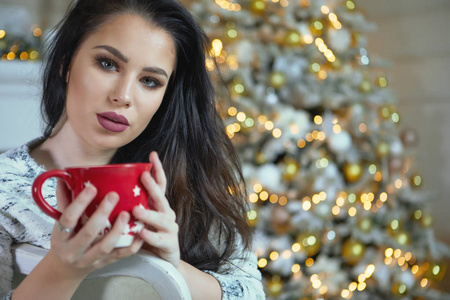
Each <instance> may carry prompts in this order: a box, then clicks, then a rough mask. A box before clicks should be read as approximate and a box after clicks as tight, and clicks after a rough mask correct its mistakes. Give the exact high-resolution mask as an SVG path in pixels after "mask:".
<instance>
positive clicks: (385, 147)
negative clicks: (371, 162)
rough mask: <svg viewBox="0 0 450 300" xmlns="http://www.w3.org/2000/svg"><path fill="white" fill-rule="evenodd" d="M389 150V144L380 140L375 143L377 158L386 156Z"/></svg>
mask: <svg viewBox="0 0 450 300" xmlns="http://www.w3.org/2000/svg"><path fill="white" fill-rule="evenodd" d="M390 152H391V148H390V147H389V144H388V143H386V142H384V141H382V142H379V143H378V145H377V156H378V157H379V158H383V157H385V156H388V155H389V153H390Z"/></svg>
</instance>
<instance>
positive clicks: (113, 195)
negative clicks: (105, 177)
mask: <svg viewBox="0 0 450 300" xmlns="http://www.w3.org/2000/svg"><path fill="white" fill-rule="evenodd" d="M106 200H108V201H109V202H110V203H116V202H117V201H119V195H117V193H109V194H108V195H106Z"/></svg>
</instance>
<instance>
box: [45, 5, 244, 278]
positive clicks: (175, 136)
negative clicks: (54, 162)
mask: <svg viewBox="0 0 450 300" xmlns="http://www.w3.org/2000/svg"><path fill="white" fill-rule="evenodd" d="M121 14H135V15H138V16H141V17H142V18H144V19H145V20H147V21H148V22H150V23H151V24H152V25H154V26H157V27H159V28H162V29H164V30H166V31H167V32H168V33H169V34H170V35H171V36H172V38H173V40H174V42H175V44H176V51H177V56H176V66H175V70H174V73H173V74H172V77H171V79H170V81H169V84H168V87H167V90H166V93H165V95H164V99H163V101H162V104H161V106H160V108H159V110H158V111H157V112H156V114H155V115H154V116H153V118H152V120H151V122H150V123H149V125H148V126H147V128H146V129H145V130H144V131H143V132H142V134H141V135H139V136H138V137H137V138H136V139H135V140H133V141H132V142H130V143H129V144H127V145H125V146H123V147H121V148H120V149H118V151H117V153H116V155H115V156H114V157H113V159H112V161H111V163H123V162H144V161H148V154H149V152H150V151H152V150H155V151H157V152H158V154H159V156H160V158H161V160H162V163H163V166H164V170H165V172H166V176H167V182H168V188H167V191H166V195H167V198H168V199H169V202H170V205H171V207H172V208H173V209H174V211H175V213H176V215H177V223H178V224H179V228H180V232H179V240H180V250H181V258H182V259H183V260H185V261H186V262H188V263H190V264H192V265H193V266H195V267H197V268H199V269H202V270H212V271H216V270H217V269H218V267H219V266H220V265H221V264H222V263H223V262H224V261H225V260H227V259H228V258H229V257H230V255H231V254H232V253H233V251H235V250H236V242H237V240H238V237H239V236H240V237H241V238H242V242H243V245H244V247H245V248H248V247H249V244H250V239H251V229H250V228H249V226H248V225H247V223H246V201H245V188H244V186H243V177H242V173H241V168H240V163H239V159H238V157H237V154H236V152H235V150H234V148H233V146H232V144H231V143H230V140H229V138H228V136H227V135H226V133H225V129H224V125H223V122H222V120H221V118H220V116H219V115H218V113H217V111H216V109H215V103H214V95H213V87H212V85H211V81H210V79H209V76H208V73H207V70H206V68H205V55H206V54H207V50H208V45H209V41H208V39H207V37H206V35H205V34H204V32H203V30H202V29H201V28H200V27H199V25H198V24H197V23H196V22H195V20H194V19H193V17H192V16H191V14H190V13H189V12H188V11H187V10H186V9H185V8H184V7H183V6H182V5H180V4H179V3H178V2H176V1H173V0H112V1H111V0H79V1H77V2H75V3H74V4H72V6H71V8H70V9H69V11H68V13H67V14H66V16H65V17H64V19H63V20H62V21H61V22H60V24H59V25H58V26H57V27H56V29H57V30H56V31H55V36H54V39H53V40H52V42H51V43H50V44H49V49H48V61H47V65H46V68H45V70H44V90H43V101H42V112H43V117H44V120H45V121H46V128H45V132H44V137H45V138H48V137H50V136H51V133H52V131H53V129H54V128H55V126H56V124H57V123H58V121H59V120H60V118H61V117H62V116H63V113H64V109H65V98H66V97H65V95H66V82H65V76H66V73H67V70H68V67H69V64H70V62H71V59H72V57H73V55H74V53H75V51H76V49H77V48H78V46H79V45H80V44H81V43H82V42H83V40H84V39H85V38H86V37H87V36H88V35H89V34H90V33H92V32H93V31H94V30H95V29H97V28H98V27H99V26H101V25H102V24H104V23H105V22H106V21H107V20H109V19H110V18H112V17H114V16H117V15H121ZM211 233H214V236H215V237H214V238H212V235H211ZM216 238H219V240H220V242H221V248H222V247H223V249H221V250H220V251H219V250H218V248H219V247H218V246H219V245H218V244H217V240H216ZM213 239H214V240H213Z"/></svg>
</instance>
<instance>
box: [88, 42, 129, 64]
mask: <svg viewBox="0 0 450 300" xmlns="http://www.w3.org/2000/svg"><path fill="white" fill-rule="evenodd" d="M98 48H101V49H105V50H106V51H108V52H110V53H111V54H113V55H114V56H117V58H119V59H120V60H121V61H123V62H126V63H127V62H128V58H127V57H126V56H125V55H123V54H122V53H121V52H120V51H119V50H117V49H116V48H114V47H111V46H107V45H99V46H95V47H94V49H98Z"/></svg>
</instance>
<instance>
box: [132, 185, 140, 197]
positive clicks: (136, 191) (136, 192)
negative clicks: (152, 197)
mask: <svg viewBox="0 0 450 300" xmlns="http://www.w3.org/2000/svg"><path fill="white" fill-rule="evenodd" d="M133 193H134V196H135V197H137V196H139V195H140V194H141V189H140V188H139V187H138V186H137V185H136V186H135V187H134V189H133Z"/></svg>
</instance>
